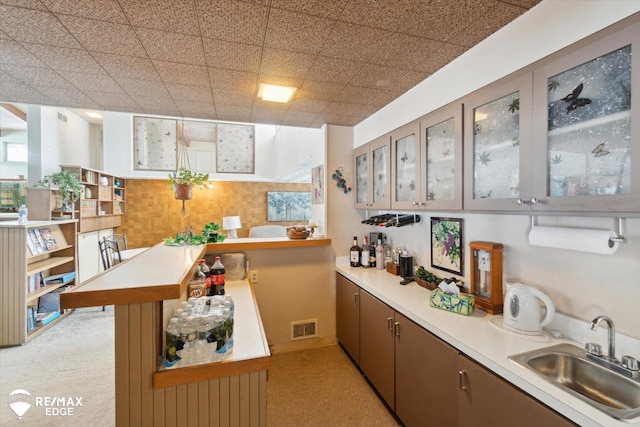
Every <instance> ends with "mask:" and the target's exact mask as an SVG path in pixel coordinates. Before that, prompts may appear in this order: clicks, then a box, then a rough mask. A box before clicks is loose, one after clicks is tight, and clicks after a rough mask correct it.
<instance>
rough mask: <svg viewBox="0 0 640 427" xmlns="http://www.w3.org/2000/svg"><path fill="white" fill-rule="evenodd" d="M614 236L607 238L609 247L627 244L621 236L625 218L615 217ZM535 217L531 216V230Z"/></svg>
mask: <svg viewBox="0 0 640 427" xmlns="http://www.w3.org/2000/svg"><path fill="white" fill-rule="evenodd" d="M614 219H615V221H616V236H614V237H610V238H609V247H610V248H612V247H613V245H614V244H615V243H627V238H626V237H624V235H623V234H622V225H623V224H622V223H623V222H625V223H626V218H623V217H616V218H614ZM536 222H537V217H536V216H535V215H531V228H533V227H535V226H536Z"/></svg>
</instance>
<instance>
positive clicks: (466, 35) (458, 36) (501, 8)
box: [447, 3, 526, 48]
mask: <svg viewBox="0 0 640 427" xmlns="http://www.w3.org/2000/svg"><path fill="white" fill-rule="evenodd" d="M525 11H526V9H522V8H520V7H517V6H512V5H510V4H505V3H497V4H496V5H495V7H492V8H491V9H488V10H487V9H485V10H484V13H481V14H478V15H477V16H474V19H473V24H472V25H469V26H467V27H466V28H464V29H463V30H462V31H460V32H458V33H455V34H453V35H452V36H451V37H450V38H448V39H447V42H448V43H453V44H458V45H462V46H466V47H468V48H471V47H473V46H475V45H476V44H478V43H480V42H481V41H482V40H484V39H486V38H487V37H489V36H490V35H491V34H493V33H495V32H496V31H498V30H500V28H502V27H504V26H505V25H506V24H508V23H509V22H511V21H513V20H515V19H516V18H518V17H519V16H520V15H522V13H524V12H525Z"/></svg>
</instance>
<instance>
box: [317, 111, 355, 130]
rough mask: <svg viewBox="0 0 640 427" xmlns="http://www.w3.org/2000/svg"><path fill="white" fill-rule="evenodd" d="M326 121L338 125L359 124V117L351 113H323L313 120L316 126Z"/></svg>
mask: <svg viewBox="0 0 640 427" xmlns="http://www.w3.org/2000/svg"><path fill="white" fill-rule="evenodd" d="M325 123H331V124H333V125H337V126H355V125H356V124H358V119H356V118H355V117H354V116H350V115H342V114H332V113H329V112H328V113H322V114H320V115H318V117H317V118H316V120H315V121H314V122H313V125H314V127H321V126H322V125H323V124H325Z"/></svg>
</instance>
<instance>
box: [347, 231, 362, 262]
mask: <svg viewBox="0 0 640 427" xmlns="http://www.w3.org/2000/svg"><path fill="white" fill-rule="evenodd" d="M361 252H362V249H361V248H360V246H358V238H357V237H356V236H353V246H351V249H350V252H349V254H350V255H349V258H350V259H351V267H360V253H361Z"/></svg>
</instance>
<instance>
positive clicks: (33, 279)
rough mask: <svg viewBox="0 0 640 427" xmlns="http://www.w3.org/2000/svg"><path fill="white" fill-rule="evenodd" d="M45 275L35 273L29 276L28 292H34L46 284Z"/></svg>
mask: <svg viewBox="0 0 640 427" xmlns="http://www.w3.org/2000/svg"><path fill="white" fill-rule="evenodd" d="M44 283H45V282H44V275H43V274H42V273H41V272H40V273H34V274H30V275H28V276H27V293H29V292H34V291H37V290H38V289H40V288H41V287H43V286H44Z"/></svg>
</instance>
